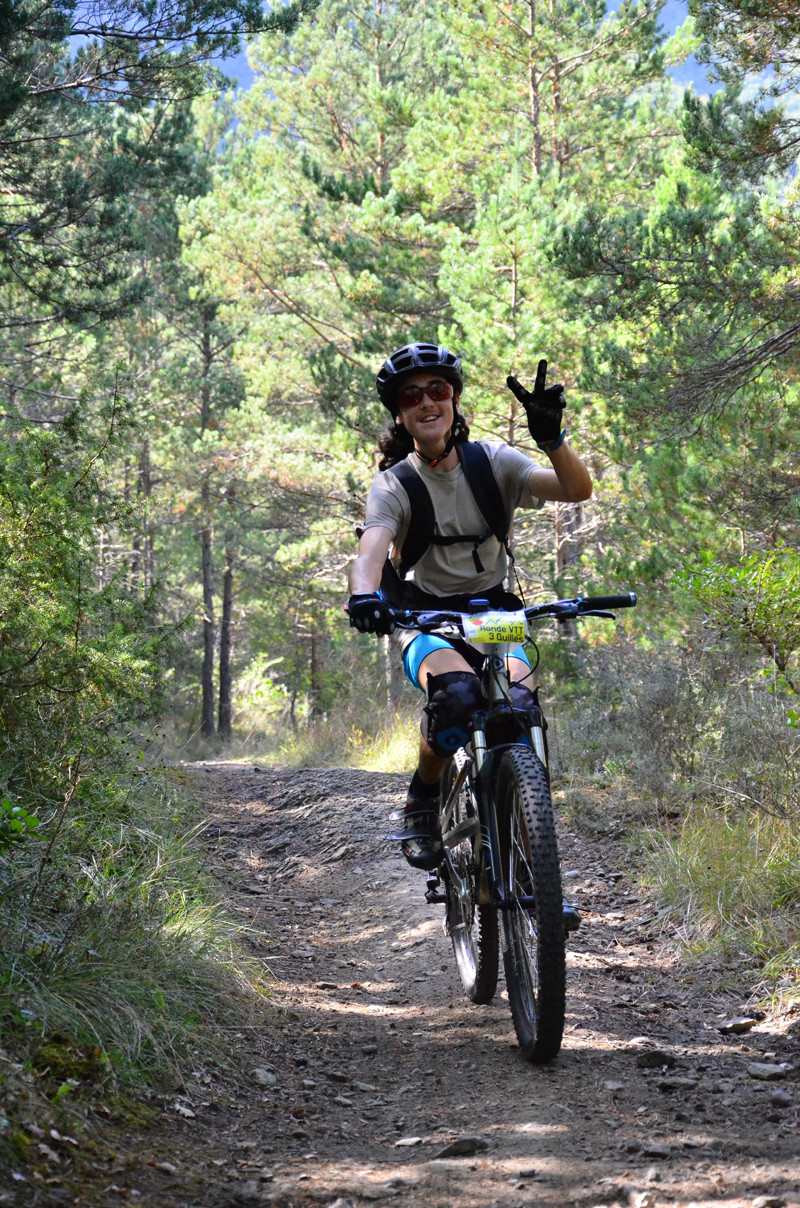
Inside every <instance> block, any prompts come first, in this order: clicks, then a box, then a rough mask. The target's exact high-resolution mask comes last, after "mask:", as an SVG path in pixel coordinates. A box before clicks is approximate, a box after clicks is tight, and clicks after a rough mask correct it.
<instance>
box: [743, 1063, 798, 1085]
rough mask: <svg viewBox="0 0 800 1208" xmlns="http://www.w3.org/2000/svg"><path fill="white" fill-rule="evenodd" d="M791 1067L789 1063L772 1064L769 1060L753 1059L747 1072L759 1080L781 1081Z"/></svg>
mask: <svg viewBox="0 0 800 1208" xmlns="http://www.w3.org/2000/svg"><path fill="white" fill-rule="evenodd" d="M790 1068H791V1067H790V1066H788V1065H770V1063H769V1062H768V1061H753V1062H751V1063H750V1065H748V1067H747V1072H748V1074H749V1075H750V1077H751V1078H755V1079H756V1080H757V1081H758V1082H780V1081H781V1080H782V1079H783V1078H785V1077H786V1075H787V1073H788V1072H789V1069H790Z"/></svg>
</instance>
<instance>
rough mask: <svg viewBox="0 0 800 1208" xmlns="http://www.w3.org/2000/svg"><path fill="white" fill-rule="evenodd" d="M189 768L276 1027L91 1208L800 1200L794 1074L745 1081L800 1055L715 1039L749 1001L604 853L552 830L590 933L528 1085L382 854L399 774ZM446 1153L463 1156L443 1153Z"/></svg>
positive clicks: (744, 1039) (196, 1098)
mask: <svg viewBox="0 0 800 1208" xmlns="http://www.w3.org/2000/svg"><path fill="white" fill-rule="evenodd" d="M190 775H191V776H192V779H193V783H194V784H195V785H196V786H197V791H198V795H199V797H200V799H201V800H202V801H204V802H205V803H206V808H207V811H208V815H209V821H210V832H209V836H207V840H206V841H207V842H208V844H209V848H210V854H211V856H212V860H213V863H214V864H215V865H216V866H217V869H218V871H219V874H220V876H221V878H222V880H223V882H224V883H225V884H226V887H227V889H229V891H230V895H231V902H232V907H233V908H234V909H235V910H236V911H237V912H239V915H240V917H241V918H242V920H243V922H245V923H248V924H249V925H250V926H251V928H252V929H253V930H252V934H253V937H254V938H253V944H254V950H255V951H256V952H257V953H258V956H259V958H263V960H264V962H265V963H266V964H267V966H268V967H269V969H270V970H271V971H272V973H273V974H274V976H275V978H276V979H277V982H278V985H277V989H276V991H275V998H274V1003H275V1007H276V1012H275V1019H274V1028H273V1029H272V1030H271V1031H270V1033H269V1034H267V1033H265V1032H264V1031H263V1030H262V1029H260V1028H259V1029H253V1030H251V1031H250V1032H248V1033H246V1034H243V1035H242V1036H241V1037H240V1038H238V1041H237V1043H238V1044H239V1045H240V1046H242V1048H241V1049H240V1055H241V1054H244V1056H245V1060H246V1068H247V1069H249V1070H251V1071H254V1072H253V1073H252V1074H251V1075H250V1076H249V1077H248V1079H247V1080H246V1081H245V1082H244V1083H241V1084H238V1085H237V1086H233V1087H232V1086H231V1085H230V1082H227V1083H225V1082H224V1079H223V1080H222V1081H221V1082H220V1083H219V1084H218V1085H217V1084H215V1078H214V1077H213V1076H212V1075H209V1074H208V1073H205V1074H202V1075H201V1076H199V1077H198V1080H197V1082H196V1083H195V1084H194V1085H191V1086H187V1087H186V1088H184V1089H183V1092H182V1093H181V1094H179V1095H177V1096H175V1097H174V1098H173V1099H172V1100H171V1101H170V1102H168V1103H167V1104H165V1109H166V1110H165V1112H164V1117H163V1126H162V1127H160V1128H159V1130H158V1135H157V1136H156V1137H153V1136H152V1134H151V1135H150V1136H145V1137H143V1138H142V1139H141V1140H140V1142H139V1143H140V1144H144V1145H146V1146H147V1152H146V1153H139V1154H136V1153H135V1152H132V1153H130V1154H128V1155H127V1159H126V1160H124V1161H123V1162H121V1165H120V1170H119V1172H118V1173H117V1174H116V1176H115V1179H114V1186H115V1188H116V1190H115V1191H113V1192H112V1191H111V1190H109V1189H108V1184H106V1189H105V1190H103V1191H102V1193H101V1192H100V1191H98V1192H96V1193H94V1196H92V1197H90V1198H89V1199H87V1200H86V1201H85V1202H87V1203H91V1204H92V1205H105V1204H106V1203H108V1204H111V1203H117V1204H118V1203H119V1202H120V1198H125V1197H127V1198H129V1199H131V1198H133V1200H134V1201H135V1202H137V1203H139V1204H145V1205H147V1206H148V1208H168V1206H171V1205H184V1206H186V1205H194V1204H196V1205H203V1206H205V1205H210V1206H214V1208H216V1206H223V1205H238V1204H245V1203H251V1204H262V1205H264V1206H269V1205H275V1206H278V1208H308V1206H310V1205H323V1206H324V1205H331V1204H333V1203H335V1202H336V1201H337V1200H339V1201H342V1202H340V1203H338V1204H337V1208H345V1204H347V1205H350V1206H351V1208H362V1206H363V1205H367V1204H377V1205H382V1204H396V1205H398V1208H422V1206H423V1205H424V1206H425V1208H473V1206H474V1208H517V1206H521V1205H527V1204H537V1205H557V1206H559V1208H567V1206H572V1205H574V1206H576V1208H578V1206H580V1208H592V1206H594V1205H601V1204H602V1205H611V1204H616V1205H635V1206H638V1208H652V1206H660V1205H676V1206H677V1205H680V1206H682V1208H688V1206H689V1205H693V1206H697V1208H699V1206H701V1205H702V1206H705V1205H709V1206H710V1205H719V1204H725V1205H727V1206H728V1208H744V1206H745V1205H747V1206H748V1208H750V1206H753V1205H762V1206H765V1205H780V1204H784V1203H798V1204H800V1163H798V1159H797V1155H798V1149H799V1145H798V1131H797V1130H798V1095H797V1090H798V1088H797V1082H796V1078H797V1072H796V1071H792V1070H791V1069H790V1070H788V1071H787V1070H785V1069H782V1070H781V1071H780V1075H779V1080H778V1081H775V1082H765V1081H760V1080H756V1079H754V1078H753V1077H751V1076H749V1075H748V1066H749V1065H750V1064H751V1063H753V1062H755V1061H759V1062H767V1063H772V1064H774V1065H776V1067H777V1066H779V1064H780V1063H781V1062H788V1063H790V1064H791V1063H792V1062H793V1061H794V1063H795V1065H796V1066H797V1067H798V1068H800V1061H797V1060H796V1053H795V1052H794V1051H793V1050H794V1048H795V1047H796V1042H792V1041H791V1040H789V1039H787V1038H786V1037H785V1036H784V1035H782V1034H781V1032H780V1031H779V1030H777V1029H771V1028H770V1026H769V1025H768V1024H767V1023H762V1024H760V1025H759V1026H758V1027H757V1028H755V1029H754V1030H752V1031H750V1032H749V1033H747V1034H746V1035H733V1036H722V1035H721V1034H720V1033H719V1031H718V1025H719V1023H720V1022H721V1020H723V1019H724V1018H726V1017H728V1016H731V1015H736V1014H738V1013H740V1011H741V1008H742V1006H743V1003H742V998H741V995H742V994H743V992H744V988H743V987H738V989H734V990H732V991H731V993H730V994H729V995H727V996H724V995H722V994H716V995H715V994H713V993H711V992H710V991H709V989H708V987H707V985H704V984H703V979H702V977H698V978H697V980H695V981H692V980H691V979H689V978H686V979H685V980H681V977H680V976H679V974H678V972H677V971H676V970H675V969H674V968H673V966H672V963H671V958H670V950H669V948H668V946H667V945H666V944H665V943H664V942H663V941H662V939H661V938H660V937H659V935H658V934H657V932H656V931H652V932H651V931H650V930H649V929H648V928H649V923H648V918H647V914H648V907H647V903H646V902H643V901H641V900H640V899H639V896H638V894H637V892H636V890H635V888H634V886H633V885H632V883H631V881H630V880H629V878H628V877H627V876H626V874H625V865H624V856H623V855H622V854H620V851H619V850H615V849H614V848H613V847H612V846H609V845H608V844H604V845H603V847H602V849H601V848H600V847H599V846H598V845H597V844H595V843H593V842H590V841H588V840H584V839H580V840H579V839H576V838H575V837H574V836H570V835H569V834H567V833H562V835H561V850H562V867H563V869H564V870H565V872H566V873H567V874H569V873H572V872H576V873H577V875H574V876H569V875H568V877H567V882H566V883H567V884H568V885H569V887H570V894H571V896H573V897H574V898H575V899H576V900H577V901H578V902H579V903H580V904H581V905H582V906H583V907H584V908H585V909H586V915H585V921H584V924H583V926H582V928H581V931H580V933H579V934H578V935H577V936H576V937H574V938H572V939H571V940H570V943H569V972H568V976H569V985H568V1018H567V1028H566V1036H565V1041H564V1048H563V1052H562V1055H561V1056H560V1058H559V1059H558V1060H557V1061H556V1062H554V1063H553V1064H552V1065H550V1066H547V1067H538V1068H537V1067H532V1066H530V1065H528V1064H527V1063H526V1062H524V1061H523V1060H522V1058H521V1057H520V1055H519V1052H518V1050H517V1048H516V1045H515V1037H514V1032H513V1028H512V1024H511V1018H510V1014H509V1010H508V1003H507V1001H506V1000H505V996H504V986H503V984H502V980H501V985H500V987H499V989H498V994H497V996H496V998H495V1001H494V1002H493V1003H492V1004H491V1005H489V1006H485V1007H475V1006H472V1005H471V1004H470V1003H468V1002H467V1000H466V999H465V998H464V997H463V995H462V993H461V989H460V983H459V981H458V977H457V973H456V969H455V963H454V961H453V958H452V954H451V950H450V944H449V941H448V940H447V938H446V937H445V935H444V933H443V930H442V925H441V924H442V916H443V907H441V906H427V905H426V904H425V902H424V900H423V891H424V874H422V873H418V872H414V871H413V870H410V869H409V868H408V867H407V866H406V865H405V862H404V861H403V860H402V858H401V857H400V856H399V854H398V852H397V850H396V848H395V847H394V845H392V844H390V843H388V842H387V841H386V839H385V835H386V834H387V833H388V832H389V830H390V823H389V820H388V819H389V814H390V812H391V811H392V810H393V809H397V808H398V807H399V806H400V803H401V802H402V800H403V796H404V792H405V778H404V777H402V776H395V775H381V774H370V773H365V772H358V771H348V770H339V771H336V770H334V771H330V770H314V769H311V770H308V769H307V770H303V771H299V772H298V771H292V772H280V771H272V770H261V769H258V768H255V769H253V768H243V767H241V766H237V765H232V764H223V763H218V764H205V765H194V767H193V768H192V769H190ZM709 981H710V979H709ZM655 1049H660V1050H664V1052H665V1055H664V1056H663V1057H662V1058H654V1059H653V1061H654V1065H653V1068H647V1067H646V1066H645V1067H643V1066H642V1064H641V1060H644V1061H647V1060H648V1058H647V1057H646V1056H644V1055H646V1054H648V1053H652V1051H653V1050H655ZM776 1076H778V1075H776ZM187 1113H188V1114H187ZM457 1141H460V1142H461V1148H462V1149H463V1150H466V1151H467V1152H466V1153H465V1154H464V1155H463V1156H447V1147H448V1146H450V1145H451V1144H452V1143H453V1142H457ZM469 1151H472V1152H469ZM154 1162H155V1163H156V1165H153V1163H154ZM159 1163H160V1165H159ZM136 1193H138V1194H136ZM759 1197H766V1198H765V1199H759Z"/></svg>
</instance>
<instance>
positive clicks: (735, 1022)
mask: <svg viewBox="0 0 800 1208" xmlns="http://www.w3.org/2000/svg"><path fill="white" fill-rule="evenodd" d="M757 1023H758V1020H757V1019H754V1018H753V1017H752V1016H751V1015H737V1016H736V1017H735V1018H734V1019H726V1020H725V1022H724V1023H721V1024H719V1025H718V1027H717V1031H718V1032H722V1033H723V1035H728V1034H729V1033H734V1034H736V1035H738V1034H739V1033H740V1032H749V1031H750V1029H751V1028H754V1027H755V1026H756V1024H757Z"/></svg>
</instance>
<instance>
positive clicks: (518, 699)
mask: <svg viewBox="0 0 800 1208" xmlns="http://www.w3.org/2000/svg"><path fill="white" fill-rule="evenodd" d="M508 695H509V696H510V697H511V703H512V705H513V706H514V708H515V709H521V710H522V711H523V712H524V713H527V712H528V711H529V710H530V709H535V708H536V698H535V697H534V695H533V693H532V692H531V690H530V688H529V687H528V685H527V684H520V683H512V684H509V685H508Z"/></svg>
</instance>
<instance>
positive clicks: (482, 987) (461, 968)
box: [441, 751, 500, 1003]
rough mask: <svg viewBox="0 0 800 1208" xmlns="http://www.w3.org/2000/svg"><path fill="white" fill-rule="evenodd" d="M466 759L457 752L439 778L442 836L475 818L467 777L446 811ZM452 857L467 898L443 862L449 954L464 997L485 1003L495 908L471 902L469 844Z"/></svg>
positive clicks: (494, 955) (493, 954)
mask: <svg viewBox="0 0 800 1208" xmlns="http://www.w3.org/2000/svg"><path fill="white" fill-rule="evenodd" d="M467 758H468V757H467V754H466V752H465V751H458V752H457V753H456V755H454V757H453V759H452V760H451V761H450V763H449V764H448V765H447V767H446V768H445V770H444V773H443V775H442V805H443V807H445V808H443V814H442V819H441V822H442V833H443V834H444V833H446V832H447V831H448V830H450V829H451V828H452V827H453V826H455V825H456V824H457V823H458V822H461V821H463V820H464V819H465V818H467V817H475V816H476V810H475V803H474V799H473V796H472V787H471V783H470V780H469V777H468V778H467V780H466V781H465V783H464V785H463V786H462V788H461V790H460V792H459V794H458V796H457V798H456V800H455V801H454V802H453V804H452V805H451V806H450V807H449V808H446V802H447V799H448V797H449V795H450V791H451V789H452V785H453V783H454V781H455V779H456V776H457V775H458V772H459V771H460V769H461V768H462V766H463V764H464V762H465V761H466V760H467ZM453 857H454V860H455V862H456V864H457V866H458V867H459V870H460V871H461V872H462V873H463V874H464V876H465V877H468V879H469V885H470V893H469V899H468V900H467V901H464V900H463V897H462V895H461V894H459V893H457V892H456V887H455V885H454V883H453V882H452V880H451V878H450V876H449V875H448V869H447V865H446V862H445V865H444V868H443V874H444V875H443V880H444V884H445V891H446V894H447V924H448V930H449V933H450V942H451V943H452V945H453V955H454V956H455V958H456V965H457V967H458V975H459V977H460V978H461V984H462V986H463V987H464V992H465V994H466V995H467V998H469V999H470V1001H471V1002H474V1003H487V1002H491V1000H492V999H493V998H494V993H495V990H496V988H497V974H498V967H499V958H500V936H499V929H498V925H497V907H496V906H492V905H482V904H481V905H479V904H477V903H476V902H475V870H474V863H473V844H472V841H471V840H469V839H465V840H463V841H462V842H461V843H460V844H459V845H458V847H457V849H456V850H455V852H454V853H453Z"/></svg>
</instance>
